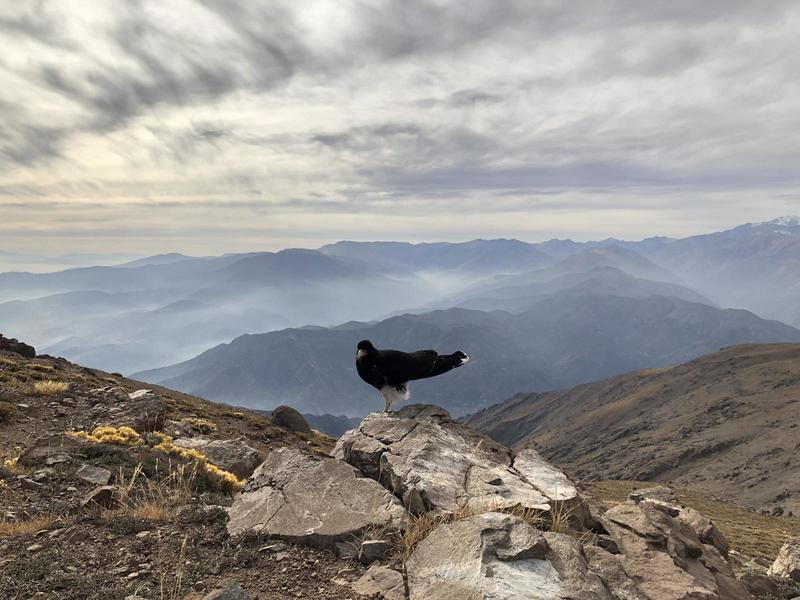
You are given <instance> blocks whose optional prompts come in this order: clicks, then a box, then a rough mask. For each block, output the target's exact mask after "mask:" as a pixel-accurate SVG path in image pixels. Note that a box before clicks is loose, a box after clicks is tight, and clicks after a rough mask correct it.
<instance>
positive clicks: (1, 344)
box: [0, 334, 36, 358]
mask: <svg viewBox="0 0 800 600" xmlns="http://www.w3.org/2000/svg"><path fill="white" fill-rule="evenodd" d="M0 351H4V352H13V353H14V354H19V355H20V356H23V357H25V358H36V350H35V349H34V347H33V346H29V345H28V344H24V343H23V342H20V341H18V340H16V339H15V338H7V337H4V336H3V335H2V334H0Z"/></svg>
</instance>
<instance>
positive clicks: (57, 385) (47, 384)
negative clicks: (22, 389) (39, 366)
mask: <svg viewBox="0 0 800 600" xmlns="http://www.w3.org/2000/svg"><path fill="white" fill-rule="evenodd" d="M68 389H69V384H68V383H65V382H64V381H55V380H53V379H44V380H42V381H37V382H36V383H35V384H33V391H34V392H36V393H37V394H41V395H42V396H54V395H56V394H63V393H64V392H66V391H67V390H68Z"/></svg>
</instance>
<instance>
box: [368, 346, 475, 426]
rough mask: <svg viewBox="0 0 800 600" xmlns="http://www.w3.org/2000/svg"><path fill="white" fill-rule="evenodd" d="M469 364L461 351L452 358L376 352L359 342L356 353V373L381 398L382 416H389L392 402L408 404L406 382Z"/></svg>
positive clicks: (433, 352)
mask: <svg viewBox="0 0 800 600" xmlns="http://www.w3.org/2000/svg"><path fill="white" fill-rule="evenodd" d="M468 362H469V356H467V355H466V354H464V353H463V352H461V351H460V350H459V351H458V352H454V353H453V354H439V353H438V352H436V350H419V351H417V352H400V351H399V350H378V349H377V348H376V347H375V346H373V345H372V342H370V341H369V340H361V341H360V342H358V347H357V350H356V371H358V375H359V377H361V379H363V380H364V381H365V382H366V383H368V384H369V385H371V386H373V387H374V388H376V389H377V390H378V391H379V392H380V393H381V396H383V403H384V404H383V412H389V409H390V408H391V406H392V404H393V403H394V402H397V401H400V400H408V382H409V381H413V380H415V379H427V378H429V377H436V376H437V375H441V374H442V373H447V372H448V371H451V370H453V369H455V368H458V367H460V366H461V365H464V364H466V363H468Z"/></svg>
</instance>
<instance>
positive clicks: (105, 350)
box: [0, 250, 432, 372]
mask: <svg viewBox="0 0 800 600" xmlns="http://www.w3.org/2000/svg"><path fill="white" fill-rule="evenodd" d="M2 296H10V297H12V298H16V299H13V300H8V301H7V302H0V327H2V328H4V329H5V330H7V331H10V332H12V331H13V332H14V334H16V335H18V336H22V335H23V333H24V337H26V338H27V339H30V340H31V341H32V342H33V343H34V344H36V346H37V347H41V348H42V349H43V350H44V351H45V352H48V353H51V354H59V355H62V356H65V357H67V358H72V359H74V360H81V361H83V362H85V363H87V364H91V365H93V366H95V367H98V368H104V369H108V370H110V371H120V372H131V371H138V370H143V369H149V368H153V367H156V366H161V365H164V364H170V363H173V362H176V361H180V360H186V359H188V358H191V357H192V356H195V355H197V354H198V353H200V352H202V351H203V350H206V349H208V348H209V347H212V346H215V345H216V344H219V343H221V342H224V341H229V340H231V339H233V338H235V337H237V336H239V335H242V334H243V333H247V332H264V331H270V330H273V329H279V328H285V327H289V326H299V325H306V324H310V323H317V324H321V325H332V324H336V323H341V322H342V321H346V320H348V319H353V318H377V317H380V316H382V315H384V314H385V313H386V311H387V310H394V309H399V308H402V307H404V306H407V305H409V304H412V303H414V302H415V301H416V300H417V299H418V298H420V297H425V298H428V297H432V292H431V289H430V287H429V286H428V285H427V284H425V283H424V282H423V281H421V280H419V279H417V278H415V277H414V276H413V275H412V274H405V275H404V276H403V277H388V276H387V275H385V274H384V273H383V272H382V270H381V269H380V268H378V267H377V266H375V265H371V264H367V263H363V262H361V261H355V260H349V259H344V258H338V257H332V256H327V255H325V254H322V253H320V252H316V251H313V250H284V251H281V252H276V253H251V254H240V255H226V256H221V257H213V258H181V257H180V256H176V255H171V256H167V257H163V256H162V257H151V258H150V259H144V261H141V262H139V263H136V264H126V265H122V266H118V267H92V268H85V269H70V270H67V271H61V272H56V273H48V274H32V273H5V274H0V297H2Z"/></svg>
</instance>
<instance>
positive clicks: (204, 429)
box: [181, 417, 218, 433]
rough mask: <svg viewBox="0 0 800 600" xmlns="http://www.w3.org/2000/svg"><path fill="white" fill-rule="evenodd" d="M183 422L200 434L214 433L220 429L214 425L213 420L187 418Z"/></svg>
mask: <svg viewBox="0 0 800 600" xmlns="http://www.w3.org/2000/svg"><path fill="white" fill-rule="evenodd" d="M181 422H182V423H186V424H187V425H189V426H190V427H191V428H192V429H195V430H196V431H199V432H200V433H214V432H216V431H217V429H218V427H217V424H216V423H214V421H212V420H211V419H203V418H201V417H187V418H185V419H183V420H182V421H181Z"/></svg>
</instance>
